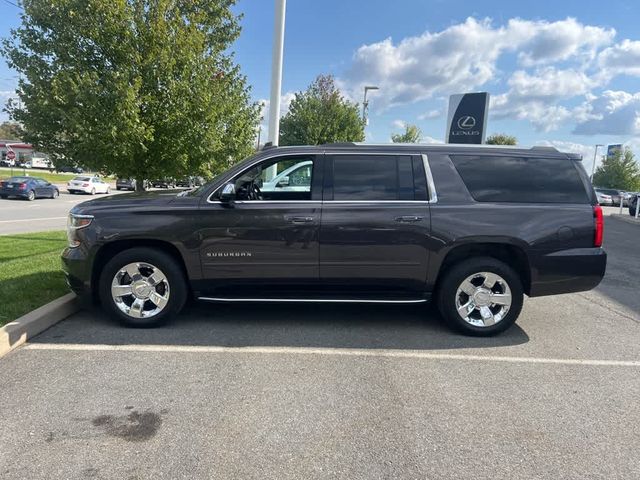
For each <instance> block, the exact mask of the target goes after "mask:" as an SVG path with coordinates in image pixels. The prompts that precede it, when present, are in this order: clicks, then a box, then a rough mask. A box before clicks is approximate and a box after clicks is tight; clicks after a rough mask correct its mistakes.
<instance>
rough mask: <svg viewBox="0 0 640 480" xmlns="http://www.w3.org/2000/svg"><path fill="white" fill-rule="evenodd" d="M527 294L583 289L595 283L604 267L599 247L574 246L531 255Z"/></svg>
mask: <svg viewBox="0 0 640 480" xmlns="http://www.w3.org/2000/svg"><path fill="white" fill-rule="evenodd" d="M530 261H531V289H530V292H529V296H530V297H540V296H543V295H556V294H560V293H572V292H582V291H585V290H591V289H592V288H595V287H597V286H598V284H599V283H600V281H601V280H602V278H603V277H604V274H605V271H606V268H607V254H606V252H605V251H604V250H603V249H602V248H574V249H570V250H561V251H559V252H553V253H550V254H546V255H535V254H534V255H532V256H530Z"/></svg>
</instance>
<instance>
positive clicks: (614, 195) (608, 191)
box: [595, 187, 622, 206]
mask: <svg viewBox="0 0 640 480" xmlns="http://www.w3.org/2000/svg"><path fill="white" fill-rule="evenodd" d="M595 190H596V194H598V193H600V194H603V195H604V197H603V198H605V199H606V197H607V196H608V197H609V200H608V203H606V204H605V203H600V205H615V206H619V205H620V198H621V197H622V192H620V190H615V189H613V188H600V187H595Z"/></svg>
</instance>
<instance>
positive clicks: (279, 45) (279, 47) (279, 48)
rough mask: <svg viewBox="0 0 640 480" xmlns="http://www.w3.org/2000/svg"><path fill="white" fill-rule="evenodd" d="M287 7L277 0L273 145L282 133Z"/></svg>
mask: <svg viewBox="0 0 640 480" xmlns="http://www.w3.org/2000/svg"><path fill="white" fill-rule="evenodd" d="M286 8H287V0H275V12H274V20H273V52H272V57H271V98H270V102H269V140H268V141H269V142H271V144H272V145H278V136H279V135H280V94H281V89H282V54H283V50H284V17H285V10H286Z"/></svg>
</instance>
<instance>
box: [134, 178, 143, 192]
mask: <svg viewBox="0 0 640 480" xmlns="http://www.w3.org/2000/svg"><path fill="white" fill-rule="evenodd" d="M136 192H144V178H143V177H141V176H140V175H137V176H136Z"/></svg>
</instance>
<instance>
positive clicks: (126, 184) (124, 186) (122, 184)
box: [116, 178, 148, 191]
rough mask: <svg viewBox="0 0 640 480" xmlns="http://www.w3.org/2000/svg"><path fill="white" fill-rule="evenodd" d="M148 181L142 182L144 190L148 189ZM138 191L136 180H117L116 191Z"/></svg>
mask: <svg viewBox="0 0 640 480" xmlns="http://www.w3.org/2000/svg"><path fill="white" fill-rule="evenodd" d="M147 186H148V185H147V181H146V180H144V181H143V182H142V188H143V189H145V190H146V189H147ZM135 189H136V180H135V179H133V178H118V179H117V180H116V190H131V191H135Z"/></svg>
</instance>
